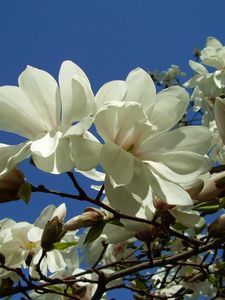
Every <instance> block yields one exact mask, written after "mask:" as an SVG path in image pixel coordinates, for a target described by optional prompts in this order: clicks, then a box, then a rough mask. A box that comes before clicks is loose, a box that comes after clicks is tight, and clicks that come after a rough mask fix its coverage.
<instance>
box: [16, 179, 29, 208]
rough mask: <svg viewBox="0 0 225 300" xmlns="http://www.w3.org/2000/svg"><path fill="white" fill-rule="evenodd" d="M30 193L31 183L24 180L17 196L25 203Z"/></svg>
mask: <svg viewBox="0 0 225 300" xmlns="http://www.w3.org/2000/svg"><path fill="white" fill-rule="evenodd" d="M31 193H32V188H31V185H30V183H28V182H26V181H25V182H24V183H23V184H22V185H21V186H20V188H19V191H18V196H19V197H20V198H21V199H23V200H24V201H25V203H26V204H27V203H28V202H29V201H30V197H31Z"/></svg>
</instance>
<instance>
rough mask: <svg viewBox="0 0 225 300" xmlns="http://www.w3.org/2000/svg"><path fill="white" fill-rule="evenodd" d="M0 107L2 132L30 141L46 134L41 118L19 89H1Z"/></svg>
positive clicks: (0, 127) (7, 87) (8, 87)
mask: <svg viewBox="0 0 225 300" xmlns="http://www.w3.org/2000/svg"><path fill="white" fill-rule="evenodd" d="M0 105H1V109H0V130H5V131H9V132H13V133H17V134H19V135H21V136H24V137H26V138H28V139H33V138H35V137H36V136H37V135H39V134H40V133H44V128H43V126H42V121H41V118H40V116H39V115H38V114H37V112H36V110H35V109H34V107H33V106H32V103H31V102H30V100H29V99H27V97H26V95H25V94H24V93H23V91H22V90H21V89H20V88H19V87H16V86H3V87H0Z"/></svg>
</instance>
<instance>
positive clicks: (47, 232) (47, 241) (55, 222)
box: [41, 217, 64, 251]
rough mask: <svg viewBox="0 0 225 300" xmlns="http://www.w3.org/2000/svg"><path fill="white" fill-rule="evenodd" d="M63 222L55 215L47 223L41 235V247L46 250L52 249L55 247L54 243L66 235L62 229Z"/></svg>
mask: <svg viewBox="0 0 225 300" xmlns="http://www.w3.org/2000/svg"><path fill="white" fill-rule="evenodd" d="M62 227H63V223H62V222H61V221H60V220H59V218H58V217H54V218H53V219H51V220H50V221H48V223H47V224H46V225H45V228H44V231H43V233H42V237H41V247H42V248H43V250H45V251H50V250H52V249H53V248H54V246H53V244H54V243H56V242H58V241H60V239H61V238H62V237H63V235H64V231H63V229H62Z"/></svg>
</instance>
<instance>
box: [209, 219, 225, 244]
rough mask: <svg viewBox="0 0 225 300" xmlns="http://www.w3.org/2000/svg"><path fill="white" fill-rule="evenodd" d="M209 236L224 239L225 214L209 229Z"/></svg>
mask: <svg viewBox="0 0 225 300" xmlns="http://www.w3.org/2000/svg"><path fill="white" fill-rule="evenodd" d="M208 233H209V236H211V237H214V238H222V237H223V236H224V234H225V214H223V215H221V216H220V217H218V218H216V219H215V220H214V221H213V222H212V223H211V224H210V225H209V227H208Z"/></svg>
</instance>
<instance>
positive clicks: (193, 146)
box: [139, 126, 212, 160]
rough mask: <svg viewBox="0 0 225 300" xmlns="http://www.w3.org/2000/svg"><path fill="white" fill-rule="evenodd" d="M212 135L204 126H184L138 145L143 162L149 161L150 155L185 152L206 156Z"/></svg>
mask: <svg viewBox="0 0 225 300" xmlns="http://www.w3.org/2000/svg"><path fill="white" fill-rule="evenodd" d="M211 139H212V134H211V133H210V131H209V130H208V128H207V127H204V126H185V127H181V128H178V129H174V130H172V131H170V132H166V133H162V134H159V135H156V136H153V137H152V138H150V139H148V140H146V141H145V142H143V143H142V145H140V148H139V152H140V153H141V156H142V159H143V160H151V155H154V154H156V155H157V154H163V153H167V152H175V151H176V152H177V151H187V152H194V153H197V154H202V155H204V154H206V153H207V151H208V150H209V147H210V145H211Z"/></svg>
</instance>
